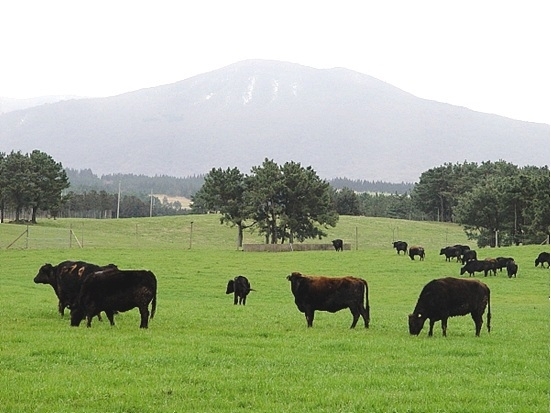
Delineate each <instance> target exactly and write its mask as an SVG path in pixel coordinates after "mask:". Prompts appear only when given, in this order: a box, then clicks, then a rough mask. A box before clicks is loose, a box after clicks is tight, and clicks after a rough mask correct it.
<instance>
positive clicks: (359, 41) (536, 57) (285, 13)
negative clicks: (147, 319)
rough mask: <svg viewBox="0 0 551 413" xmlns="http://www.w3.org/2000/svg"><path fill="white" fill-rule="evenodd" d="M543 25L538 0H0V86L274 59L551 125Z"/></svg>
mask: <svg viewBox="0 0 551 413" xmlns="http://www.w3.org/2000/svg"><path fill="white" fill-rule="evenodd" d="M191 4H192V5H191ZM550 27H551V25H550V15H549V11H548V4H547V2H545V1H542V0H524V1H522V2H518V1H515V2H512V1H507V2H503V1H493V0H462V1H443V0H435V1H422V0H419V1H411V0H400V1H392V0H384V1H380V0H377V1H370V0H364V1H346V0H340V1H319V0H318V1H306V0H293V1H287V0H278V1H259V0H256V1H240V0H232V1H209V0H201V1H193V2H191V1H163V0H155V1H125V0H124V1H123V0H109V1H104V0H94V1H75V0H68V1H65V0H63V1H58V0H48V1H44V0H40V1H27V0H2V2H1V3H0V53H1V55H0V56H1V57H0V96H3V97H14V98H26V97H36V96H43V95H52V94H55V95H57V94H70V95H80V96H110V95H115V94H119V93H124V92H128V91H133V90H137V89H141V88H145V87H151V86H159V85H162V84H167V83H173V82H177V81H179V80H183V79H186V78H189V77H191V76H194V75H197V74H201V73H205V72H209V71H212V70H216V69H218V68H221V67H223V66H227V65H229V64H232V63H235V62H237V61H240V60H245V59H273V60H282V61H288V62H293V63H299V64H302V65H305V66H311V67H314V68H319V69H323V68H331V67H344V68H347V69H352V70H355V71H358V72H361V73H364V74H368V75H370V76H373V77H376V78H378V79H381V80H383V81H385V82H387V83H390V84H392V85H394V86H397V87H399V88H400V89H403V90H405V91H407V92H410V93H413V94H414V95H416V96H419V97H422V98H426V99H433V100H437V101H441V102H447V103H451V104H454V105H459V106H465V107H468V108H470V109H474V110H478V111H482V112H488V113H496V114H499V115H503V116H508V117H512V118H515V119H521V120H527V121H534V122H544V123H551V105H550V101H549V96H550V94H551V87H550V75H551V62H550V61H551V59H550V50H551V45H550V41H549V39H551V30H550Z"/></svg>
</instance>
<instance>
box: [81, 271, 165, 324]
mask: <svg viewBox="0 0 551 413" xmlns="http://www.w3.org/2000/svg"><path fill="white" fill-rule="evenodd" d="M149 303H151V313H150V312H149ZM136 307H138V309H139V310H140V316H141V322H140V328H147V327H148V318H149V316H150V314H151V318H153V316H154V315H155V310H156V307H157V278H156V277H155V275H154V274H153V273H152V272H151V271H146V270H111V271H99V272H95V273H93V274H90V275H89V276H88V277H87V278H86V279H85V280H84V282H83V283H82V287H81V289H80V294H79V296H78V299H77V300H76V302H75V303H74V304H73V305H71V326H74V327H78V326H79V325H80V322H81V321H82V320H83V319H84V318H85V317H86V319H87V323H86V326H87V327H91V325H92V318H93V317H94V316H95V315H97V314H99V313H100V312H101V311H104V312H105V314H106V315H107V318H108V319H109V322H110V323H111V325H115V321H114V319H113V316H114V314H115V313H117V312H125V311H128V310H131V309H133V308H136Z"/></svg>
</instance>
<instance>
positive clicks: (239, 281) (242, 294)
mask: <svg viewBox="0 0 551 413" xmlns="http://www.w3.org/2000/svg"><path fill="white" fill-rule="evenodd" d="M251 291H254V290H253V289H252V288H251V284H250V283H249V280H248V279H247V277H244V276H242V275H238V276H237V277H235V278H234V279H233V280H229V281H228V286H227V287H226V294H231V293H233V303H234V304H237V303H238V302H239V304H243V305H245V303H246V302H247V295H248V294H249V293H250V292H251Z"/></svg>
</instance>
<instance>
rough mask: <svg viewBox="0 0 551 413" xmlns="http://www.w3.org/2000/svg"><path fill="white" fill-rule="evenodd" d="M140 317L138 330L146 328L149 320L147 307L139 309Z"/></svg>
mask: <svg viewBox="0 0 551 413" xmlns="http://www.w3.org/2000/svg"><path fill="white" fill-rule="evenodd" d="M140 316H141V318H142V320H141V323H140V328H147V321H148V320H149V310H148V308H147V305H145V306H143V307H140Z"/></svg>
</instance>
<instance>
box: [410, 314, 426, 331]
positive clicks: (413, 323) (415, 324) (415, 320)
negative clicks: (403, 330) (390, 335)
mask: <svg viewBox="0 0 551 413" xmlns="http://www.w3.org/2000/svg"><path fill="white" fill-rule="evenodd" d="M408 318H409V320H408V321H409V333H410V334H411V335H414V336H417V335H419V333H420V332H421V330H422V329H423V325H424V324H425V320H426V319H427V318H426V317H424V316H423V315H422V314H410V315H409V316H408Z"/></svg>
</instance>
